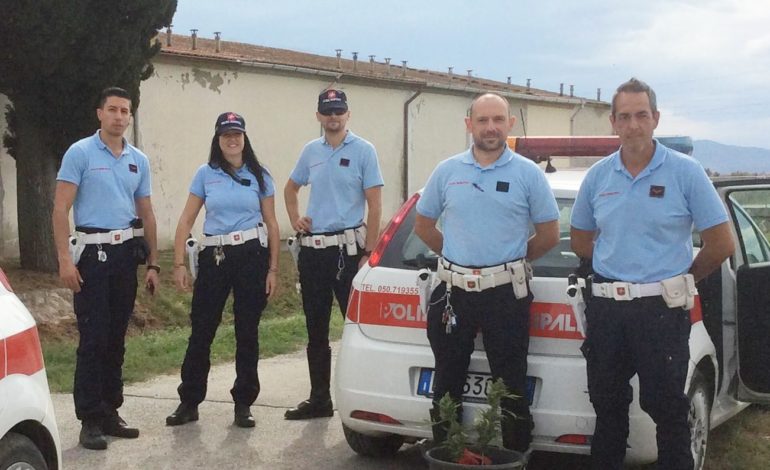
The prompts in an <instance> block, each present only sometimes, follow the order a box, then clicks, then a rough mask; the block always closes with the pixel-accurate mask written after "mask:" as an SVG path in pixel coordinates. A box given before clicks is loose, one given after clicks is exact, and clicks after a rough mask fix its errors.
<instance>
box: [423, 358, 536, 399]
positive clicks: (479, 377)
mask: <svg viewBox="0 0 770 470" xmlns="http://www.w3.org/2000/svg"><path fill="white" fill-rule="evenodd" d="M435 376H436V374H435V371H434V370H433V369H430V368H427V367H423V368H421V369H420V379H419V380H418V382H417V394H418V395H422V396H424V397H428V398H433V378H434V377H435ZM491 383H492V375H490V374H483V373H479V372H468V375H467V376H466V379H465V385H464V386H463V401H467V402H471V403H486V401H487V390H488V388H489V384H491ZM535 383H536V380H535V378H534V377H531V376H527V390H526V393H527V401H529V404H530V406H531V405H532V399H533V398H534V396H535Z"/></svg>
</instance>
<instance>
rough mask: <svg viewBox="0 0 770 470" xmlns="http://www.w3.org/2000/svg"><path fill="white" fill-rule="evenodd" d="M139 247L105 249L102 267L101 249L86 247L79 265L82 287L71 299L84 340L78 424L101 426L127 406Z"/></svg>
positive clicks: (77, 394)
mask: <svg viewBox="0 0 770 470" xmlns="http://www.w3.org/2000/svg"><path fill="white" fill-rule="evenodd" d="M135 243H136V242H135V241H134V240H129V241H127V242H125V243H123V244H121V245H106V244H105V245H101V246H102V250H103V251H104V253H105V254H106V255H107V259H106V261H104V262H101V261H99V260H98V259H97V250H98V249H97V246H96V245H88V246H86V248H85V250H83V254H82V255H81V257H80V261H79V262H78V265H77V267H78V271H79V272H80V276H81V277H82V278H83V284H82V285H81V290H80V292H78V293H76V294H74V296H73V304H74V309H75V317H76V318H77V323H78V332H79V334H80V341H79V343H78V350H77V361H76V365H75V386H74V390H73V397H74V400H75V415H76V416H77V418H78V419H80V420H100V419H102V418H104V417H105V416H107V415H110V414H112V413H114V412H115V411H116V410H117V409H118V408H120V406H121V405H122V404H123V355H124V354H125V351H126V348H125V338H126V329H127V328H128V321H129V318H130V317H131V314H132V313H133V311H134V300H136V287H137V280H136V268H137V265H138V262H137V258H136V254H135Z"/></svg>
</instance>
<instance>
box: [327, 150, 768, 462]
mask: <svg viewBox="0 0 770 470" xmlns="http://www.w3.org/2000/svg"><path fill="white" fill-rule="evenodd" d="M616 139H617V138H615V137H601V138H534V137H530V138H527V139H518V141H516V139H514V138H510V139H509V146H510V147H511V148H513V149H515V150H516V151H517V152H519V153H522V154H525V155H526V156H530V157H531V156H532V155H539V156H552V155H573V156H574V155H582V156H588V155H607V154H609V153H611V152H612V151H614V150H615V149H617V147H618V145H619V144H618V141H617V140H616ZM667 144H669V145H670V144H671V142H667ZM584 175H585V170H581V171H575V170H560V171H557V172H554V173H547V178H548V181H549V183H550V185H551V188H552V190H553V192H554V195H555V196H556V199H557V202H558V205H559V210H560V220H559V225H560V232H561V242H560V244H559V245H558V246H557V247H556V248H554V249H553V250H551V251H550V252H549V253H548V254H547V255H545V256H544V257H542V258H541V259H538V260H537V261H535V262H534V263H533V265H534V274H535V277H534V279H533V282H532V284H531V288H532V291H533V293H534V296H535V299H534V302H533V304H532V307H531V321H530V338H531V339H530V346H529V358H528V390H527V395H528V397H527V398H528V399H529V401H530V404H531V411H532V415H533V418H534V421H535V429H534V431H533V437H534V440H533V443H532V447H533V449H534V450H539V451H551V452H563V453H575V454H588V453H590V442H591V437H592V433H593V429H594V422H595V415H594V410H593V407H592V405H591V403H590V401H589V398H588V390H587V385H586V371H585V360H584V358H583V356H582V354H581V352H580V350H579V347H580V345H581V344H582V341H583V337H582V335H581V334H580V332H579V331H578V329H577V325H576V322H575V318H574V315H573V313H572V309H571V307H570V306H569V304H568V300H567V297H566V295H565V289H566V286H567V275H568V274H569V273H571V272H573V271H574V269H575V268H576V267H577V264H578V259H577V257H576V256H575V255H574V253H572V251H571V249H570V241H569V220H570V211H571V208H572V204H573V201H574V198H575V196H576V194H577V191H578V188H579V186H580V183H581V181H582V180H583V177H584ZM715 185H716V187H717V189H718V192H719V194H720V196H721V197H722V198H723V200H724V202H725V204H726V207H727V209H728V212H729V214H730V217H731V224H732V226H733V229H734V236H735V240H736V243H737V247H736V251H735V255H734V256H733V257H732V258H731V259H729V260H727V261H726V262H725V263H724V264H723V265H722V267H721V269H719V270H717V271H716V272H715V273H713V274H712V275H711V276H710V277H709V278H707V279H705V280H704V281H703V282H701V283H699V285H698V288H699V294H700V295H699V297H700V299H699V302H696V306H695V308H694V309H693V310H692V311H691V318H692V330H691V334H690V367H689V371H688V379H687V385H686V390H687V393H688V396H689V397H690V400H691V407H690V426H691V430H692V451H693V454H694V457H695V461H696V468H697V469H700V468H701V467H702V466H703V462H704V460H705V454H706V446H707V441H708V435H709V430H710V429H712V428H714V427H715V426H717V425H719V424H721V423H723V422H724V421H726V420H727V419H729V418H731V417H732V416H734V415H736V414H737V413H738V412H740V411H741V410H742V409H744V408H745V407H746V406H748V403H747V402H763V403H768V402H770V368H768V367H767V364H768V363H770V289H767V285H768V282H769V281H770V243H768V241H767V238H766V235H765V234H767V233H770V178H768V179H754V180H746V179H740V178H733V179H723V180H720V181H716V182H715ZM419 197H420V195H419V193H418V194H415V195H413V196H412V197H411V198H410V199H409V200H408V201H407V202H406V203H404V205H403V206H402V207H401V209H400V210H399V211H398V213H397V214H396V215H395V216H394V217H393V219H392V220H391V222H390V224H389V225H388V227H387V228H386V229H385V231H384V232H383V234H382V236H381V237H380V240H379V242H378V245H377V248H376V250H375V251H374V252H373V253H372V256H371V258H370V260H369V263H368V264H367V265H366V266H364V267H363V268H362V269H361V270H360V271H359V273H358V275H357V276H356V278H355V279H354V281H353V291H352V293H351V296H350V303H349V308H348V311H347V317H346V322H345V327H344V332H343V336H342V344H341V347H340V352H339V356H338V359H337V366H336V374H335V376H336V379H335V380H336V381H335V392H336V400H337V406H338V410H339V414H340V417H341V419H342V424H343V428H344V431H345V437H346V439H347V441H348V444H349V445H350V447H351V448H352V449H353V450H354V451H355V452H357V453H359V454H362V455H368V456H384V455H388V454H393V453H395V452H396V451H397V450H398V449H399V448H400V447H401V445H402V444H403V443H404V442H415V441H416V440H418V439H421V438H430V437H431V428H430V425H429V423H428V419H429V418H428V409H429V408H430V407H431V397H432V380H433V369H432V368H433V365H434V360H433V355H432V353H431V349H430V345H429V343H428V339H427V337H426V332H425V320H426V317H425V313H424V312H423V311H422V310H421V309H420V306H419V297H418V287H417V286H418V281H417V274H418V270H419V269H421V268H424V267H428V268H430V269H431V270H432V271H434V270H435V268H436V255H435V253H433V252H431V251H430V250H429V249H428V248H427V246H426V245H425V244H424V243H422V241H421V240H420V239H419V238H418V237H417V236H416V235H415V234H414V233H413V225H414V218H415V205H416V202H417V200H418V199H419ZM698 243H699V240H697V237H695V239H694V249H695V250H697V246H698ZM489 379H490V376H489V366H488V364H487V360H486V356H485V354H484V349H483V344H482V341H481V339H480V338H477V339H476V350H475V351H474V353H473V356H472V358H471V362H470V367H469V373H468V378H467V383H466V387H465V390H464V392H465V398H464V399H465V401H466V403H465V406H464V410H465V419H464V421H465V422H466V423H468V422H472V420H473V415H474V414H475V413H476V412H477V411H478V408H479V407H480V406H481V405H479V403H480V402H483V401H484V399H485V389H486V386H487V384H488V382H489ZM632 385H633V386H634V402H633V403H632V405H631V410H630V426H631V432H630V435H629V438H628V449H627V453H626V461H627V462H628V463H648V462H652V461H654V460H655V458H656V455H657V445H656V441H655V426H654V423H653V421H652V419H651V418H650V417H649V416H648V415H647V414H646V413H645V412H643V411H642V410H641V408H640V407H639V396H638V381H637V378H636V377H634V378H633V379H632ZM739 400H741V401H739Z"/></svg>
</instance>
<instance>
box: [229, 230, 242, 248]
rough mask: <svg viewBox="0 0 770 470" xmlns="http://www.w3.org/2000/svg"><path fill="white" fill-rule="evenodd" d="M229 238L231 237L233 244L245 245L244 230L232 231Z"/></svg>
mask: <svg viewBox="0 0 770 470" xmlns="http://www.w3.org/2000/svg"><path fill="white" fill-rule="evenodd" d="M228 238H230V244H231V245H243V244H244V243H245V242H246V240H244V237H243V231H242V230H238V231H237V232H230V234H229V235H228Z"/></svg>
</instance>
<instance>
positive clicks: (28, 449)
mask: <svg viewBox="0 0 770 470" xmlns="http://www.w3.org/2000/svg"><path fill="white" fill-rule="evenodd" d="M60 467H61V447H60V443H59V431H58V430H57V428H56V418H55V416H54V409H53V403H52V402H51V395H50V393H49V390H48V379H47V378H46V375H45V366H44V364H43V353H42V351H41V349H40V340H39V339H38V335H37V327H36V326H35V320H34V319H33V318H32V315H30V313H29V311H27V309H26V308H25V307H24V305H23V304H22V303H21V301H19V299H18V297H16V295H15V294H14V293H13V290H12V289H11V285H10V283H9V282H8V278H7V277H6V276H5V273H3V271H2V270H0V470H6V469H12V470H44V469H48V470H55V469H58V468H60Z"/></svg>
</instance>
